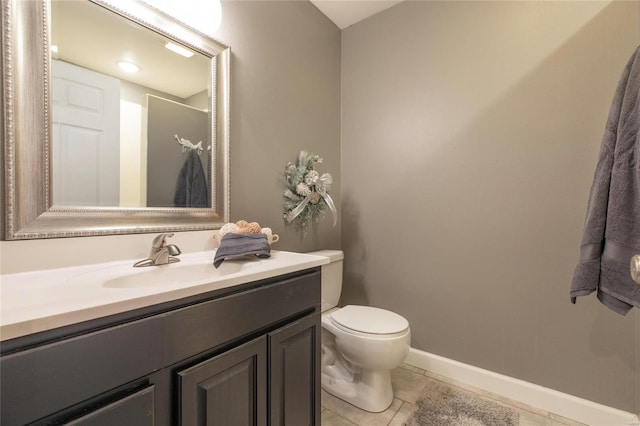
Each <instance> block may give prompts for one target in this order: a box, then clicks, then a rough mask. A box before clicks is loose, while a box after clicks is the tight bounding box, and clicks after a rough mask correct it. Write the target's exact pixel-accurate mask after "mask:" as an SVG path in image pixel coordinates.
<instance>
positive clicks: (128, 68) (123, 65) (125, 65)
mask: <svg viewBox="0 0 640 426" xmlns="http://www.w3.org/2000/svg"><path fill="white" fill-rule="evenodd" d="M118 66H119V67H120V69H121V70H122V71H124V72H126V73H129V74H133V73H134V72H138V71H140V67H139V66H137V65H136V64H134V63H132V62H127V61H119V62H118Z"/></svg>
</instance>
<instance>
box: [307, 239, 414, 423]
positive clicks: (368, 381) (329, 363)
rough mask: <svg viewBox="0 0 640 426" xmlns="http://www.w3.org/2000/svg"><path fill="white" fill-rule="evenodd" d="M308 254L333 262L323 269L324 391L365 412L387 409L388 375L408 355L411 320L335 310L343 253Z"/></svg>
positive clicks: (363, 309) (374, 311) (351, 308)
mask: <svg viewBox="0 0 640 426" xmlns="http://www.w3.org/2000/svg"><path fill="white" fill-rule="evenodd" d="M309 254H313V255H316V256H324V257H328V258H329V259H330V263H329V264H328V265H324V266H322V290H321V292H322V362H321V365H322V388H323V389H324V390H326V391H327V392H329V393H330V394H332V395H334V396H336V397H338V398H340V399H342V400H345V401H347V402H349V403H350V404H353V405H355V406H356V407H359V408H361V409H363V410H366V411H371V412H380V411H384V410H386V409H387V408H388V407H389V406H390V405H391V403H392V402H393V389H392V387H391V377H390V374H389V372H390V371H391V370H392V369H394V368H396V367H397V366H399V365H400V364H401V363H402V361H404V359H405V357H406V356H407V354H408V353H409V345H410V342H411V331H410V329H409V322H408V321H407V320H406V319H404V318H403V317H401V316H400V315H398V314H396V313H394V312H390V311H387V310H384V309H379V308H373V307H369V306H356V305H348V306H345V307H344V308H337V307H336V306H338V301H339V299H340V293H341V291H342V263H343V259H344V253H343V252H342V251H340V250H322V251H316V252H312V253H309Z"/></svg>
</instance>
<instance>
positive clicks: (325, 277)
mask: <svg viewBox="0 0 640 426" xmlns="http://www.w3.org/2000/svg"><path fill="white" fill-rule="evenodd" d="M307 254H312V255H314V256H324V257H328V258H329V263H328V264H326V265H322V266H321V268H322V284H321V295H322V305H321V310H322V312H324V311H327V310H329V309H331V308H335V307H336V306H338V301H340V293H341V292H342V263H343V260H344V253H343V252H342V250H320V251H313V252H310V253H307Z"/></svg>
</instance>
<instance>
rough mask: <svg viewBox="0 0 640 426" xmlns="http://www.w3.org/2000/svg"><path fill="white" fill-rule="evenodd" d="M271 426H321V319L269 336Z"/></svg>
mask: <svg viewBox="0 0 640 426" xmlns="http://www.w3.org/2000/svg"><path fill="white" fill-rule="evenodd" d="M269 356H270V365H269V367H270V373H269V392H270V393H269V395H270V397H271V402H270V406H269V409H270V410H271V412H270V416H269V417H270V425H271V426H305V425H311V426H313V425H317V426H320V315H319V314H313V315H310V316H308V317H305V318H303V319H301V320H299V321H296V322H293V323H291V324H289V325H286V326H284V327H282V328H280V329H278V330H276V331H274V332H272V333H269Z"/></svg>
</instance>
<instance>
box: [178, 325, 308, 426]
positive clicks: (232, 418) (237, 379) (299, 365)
mask: <svg viewBox="0 0 640 426" xmlns="http://www.w3.org/2000/svg"><path fill="white" fill-rule="evenodd" d="M319 327H320V326H319V324H318V321H317V314H315V315H310V316H307V317H304V318H302V319H300V320H298V321H294V322H293V323H290V324H287V325H285V326H284V327H282V328H279V329H277V330H274V331H272V332H269V333H268V334H267V335H265V336H261V337H259V338H257V339H254V340H252V341H250V342H248V343H245V344H243V345H241V346H238V347H236V348H234V349H232V350H230V351H227V352H225V353H223V354H220V355H217V356H215V357H213V358H211V359H208V360H206V361H203V362H201V363H199V364H196V365H194V366H193V367H190V368H188V369H186V370H183V371H180V372H179V373H178V376H179V385H178V386H179V393H180V424H182V425H207V426H266V425H273V426H308V425H320V411H319V410H318V407H319V405H320V393H319V392H318V389H319V386H320V377H319V374H318V369H317V368H316V366H317V364H318V358H317V356H318V350H319V346H320V328H319Z"/></svg>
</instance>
